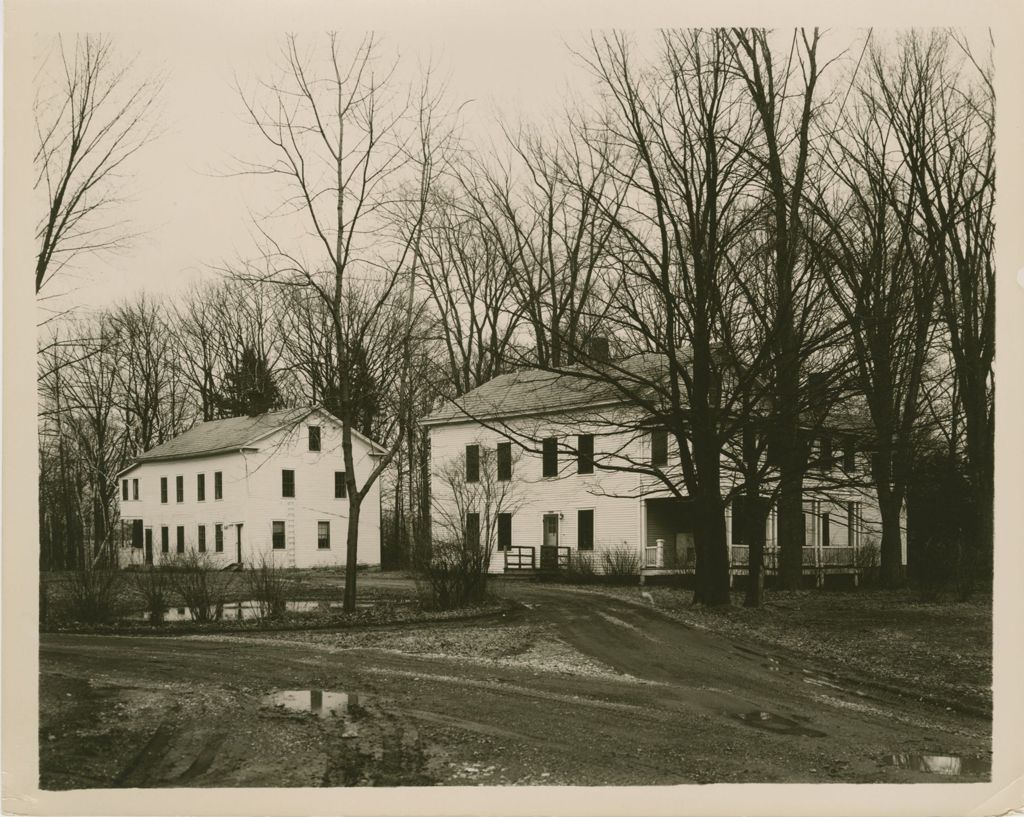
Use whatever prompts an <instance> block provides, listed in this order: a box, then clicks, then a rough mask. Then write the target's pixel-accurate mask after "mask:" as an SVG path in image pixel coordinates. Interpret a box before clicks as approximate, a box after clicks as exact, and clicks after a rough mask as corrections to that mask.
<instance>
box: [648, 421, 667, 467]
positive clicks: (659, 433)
mask: <svg viewBox="0 0 1024 817" xmlns="http://www.w3.org/2000/svg"><path fill="white" fill-rule="evenodd" d="M651 465H654V466H661V465H668V432H667V431H666V430H665V429H663V428H656V429H654V431H652V432H651Z"/></svg>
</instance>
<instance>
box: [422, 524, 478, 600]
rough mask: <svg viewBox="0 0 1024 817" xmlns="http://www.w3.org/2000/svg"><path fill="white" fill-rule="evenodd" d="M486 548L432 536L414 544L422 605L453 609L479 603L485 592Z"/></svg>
mask: <svg viewBox="0 0 1024 817" xmlns="http://www.w3.org/2000/svg"><path fill="white" fill-rule="evenodd" d="M488 557H489V553H488V552H487V550H486V548H482V547H481V548H471V547H466V546H464V545H463V543H462V542H460V541H452V540H434V543H433V545H432V546H430V547H422V546H421V547H420V548H417V555H416V558H415V560H414V564H415V576H416V586H417V588H418V589H419V591H420V599H421V602H422V604H423V606H424V607H427V608H428V609H432V610H454V609H456V608H458V607H466V606H468V605H472V604H478V603H479V602H481V601H483V600H484V598H486V596H487V568H488V562H489V558H488Z"/></svg>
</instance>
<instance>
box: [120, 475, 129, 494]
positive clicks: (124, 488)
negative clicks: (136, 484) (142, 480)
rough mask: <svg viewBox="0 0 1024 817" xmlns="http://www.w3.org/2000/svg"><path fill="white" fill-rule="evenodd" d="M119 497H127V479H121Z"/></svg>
mask: <svg viewBox="0 0 1024 817" xmlns="http://www.w3.org/2000/svg"><path fill="white" fill-rule="evenodd" d="M121 499H128V480H126V479H122V480H121Z"/></svg>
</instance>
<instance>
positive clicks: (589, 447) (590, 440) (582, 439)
mask: <svg viewBox="0 0 1024 817" xmlns="http://www.w3.org/2000/svg"><path fill="white" fill-rule="evenodd" d="M576 473H578V474H593V473H594V435H593V434H580V435H579V437H577V438H576Z"/></svg>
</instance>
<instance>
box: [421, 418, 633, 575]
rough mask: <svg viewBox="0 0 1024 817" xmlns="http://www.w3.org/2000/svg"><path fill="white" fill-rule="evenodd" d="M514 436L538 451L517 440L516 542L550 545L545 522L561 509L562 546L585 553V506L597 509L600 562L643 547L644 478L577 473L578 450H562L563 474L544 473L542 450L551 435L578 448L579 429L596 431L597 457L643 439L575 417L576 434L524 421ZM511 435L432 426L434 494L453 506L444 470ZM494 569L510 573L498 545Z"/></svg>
mask: <svg viewBox="0 0 1024 817" xmlns="http://www.w3.org/2000/svg"><path fill="white" fill-rule="evenodd" d="M506 428H507V431H508V433H510V434H512V435H515V436H518V435H520V434H522V435H526V437H527V439H529V440H534V441H536V442H535V445H534V446H530V447H531V448H534V449H535V450H524V446H528V445H529V444H528V443H527V442H526V440H523V445H514V446H513V449H514V451H515V453H514V457H515V458H516V461H515V463H514V466H513V472H512V482H513V486H514V487H513V492H514V494H513V497H512V501H513V502H514V503H515V511H514V513H513V517H512V546H513V547H533V548H538V550H537V554H538V558H539V546H540V545H541V542H542V538H543V537H542V525H543V519H544V516H545V514H549V513H558V514H561V515H562V517H561V519H560V520H559V541H558V544H559V546H560V547H568V548H570V549H571V550H572V551H573V552H576V551H577V550H578V547H577V546H578V534H577V511H579V510H581V509H593V511H594V562H595V565H598V566H599V565H600V562H601V553H602V552H605V551H613V550H615V549H616V548H620V547H623V548H627V549H629V550H632V551H635V552H636V553H637V554H639V552H640V503H639V499H638V497H637V495H636V489H637V478H636V476H634V475H631V474H627V473H622V472H603V473H602V472H601V470H600V468H597V469H595V473H594V474H590V475H584V474H578V473H576V468H577V463H576V458H575V456H573V455H572V454H571V453H570V452H567V451H565V450H560V451H559V457H558V476H557V477H544V476H543V458H542V456H541V454H540V453H539V448H540V440H542V439H544V438H545V437H548V436H555V437H558V438H559V441H560V446H566V445H567V446H571V447H572V448H575V447H576V440H575V436H576V435H577V434H579V433H594V434H595V440H594V456H595V459H596V460H598V461H599V462H600V460H601V457H602V454H603V453H605V452H608V451H622V448H623V446H636V448H635V449H634V453H635V454H637V455H639V454H640V449H639V445H640V443H639V442H636V443H634V442H632V441H628V440H626V439H625V438H624V436H623V435H621V434H607V433H605V434H602V433H601V430H602V429H601V426H599V425H597V424H586V423H580V422H579V421H578V420H574V422H573V424H572V427H571V432H567V430H566V427H565V426H564V425H561V424H559V423H558V421H557V420H552V421H547V422H545V421H535V420H520V421H509V423H508V424H507V426H506ZM507 439H508V438H507V437H506V436H505V434H504V433H502V432H500V431H497V430H490V429H487V428H485V427H483V426H481V425H479V424H477V423H474V422H462V423H455V424H451V425H443V426H433V427H431V429H430V446H431V471H432V475H433V478H432V480H431V491H432V498H433V502H434V503H435V506H436V505H437V504H438V503H446V502H448V503H450V502H451V501H452V494H451V490H450V488H449V486H448V485H447V484H446V482H445V480H444V479H443V478H442V476H441V474H442V473H443V472H444V471H445V469H446V466H447V465H448V464H449V463H451V462H453V461H455V462H461V461H463V459H464V457H465V451H466V446H467V445H474V444H475V445H480V446H481V447H482V448H490V449H492V450H493V449H495V448H496V447H497V444H498V443H499V442H504V441H506V440H507ZM445 534H446V531H445V530H443V528H442V527H440V523H439V522H438V514H436V513H435V515H434V535H435V536H441V537H443V536H444V535H445ZM491 570H492V571H493V572H501V571H502V570H504V554H503V553H501V552H498V551H497V549H496V548H495V550H494V552H493V553H492V556H491Z"/></svg>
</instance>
